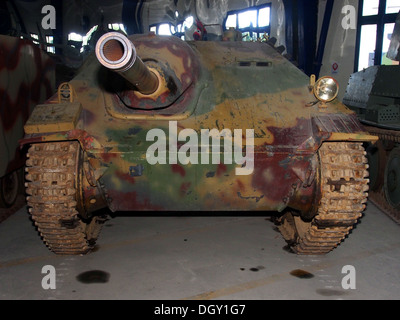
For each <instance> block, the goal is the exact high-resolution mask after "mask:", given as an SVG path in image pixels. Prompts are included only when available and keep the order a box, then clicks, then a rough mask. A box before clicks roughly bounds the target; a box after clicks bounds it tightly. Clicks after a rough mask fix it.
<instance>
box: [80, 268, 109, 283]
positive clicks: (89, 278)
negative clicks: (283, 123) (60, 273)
mask: <svg viewBox="0 0 400 320" xmlns="http://www.w3.org/2000/svg"><path fill="white" fill-rule="evenodd" d="M76 280H78V281H79V282H81V283H85V284H92V283H107V282H108V281H109V280H110V274H109V273H108V272H105V271H101V270H91V271H86V272H83V273H81V274H79V275H77V276H76Z"/></svg>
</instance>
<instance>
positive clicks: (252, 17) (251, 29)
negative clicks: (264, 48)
mask: <svg viewBox="0 0 400 320" xmlns="http://www.w3.org/2000/svg"><path fill="white" fill-rule="evenodd" d="M270 21H271V5H270V4H268V5H262V6H257V7H251V8H247V9H243V10H239V11H230V12H228V15H227V17H226V19H225V21H224V27H225V30H228V29H229V28H235V29H236V30H239V31H241V32H242V35H243V40H245V41H256V40H257V39H259V38H262V37H263V36H264V34H267V35H269V34H270V33H271V26H270Z"/></svg>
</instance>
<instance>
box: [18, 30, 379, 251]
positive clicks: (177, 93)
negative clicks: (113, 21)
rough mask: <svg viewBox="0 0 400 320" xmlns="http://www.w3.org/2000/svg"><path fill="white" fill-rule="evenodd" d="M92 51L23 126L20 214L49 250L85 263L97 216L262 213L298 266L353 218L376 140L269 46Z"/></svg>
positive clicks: (116, 44) (138, 42)
mask: <svg viewBox="0 0 400 320" xmlns="http://www.w3.org/2000/svg"><path fill="white" fill-rule="evenodd" d="M131 44H132V46H133V47H131ZM133 44H134V45H133ZM97 48H98V51H97V56H98V60H99V61H100V63H99V61H97V59H95V58H94V57H93V58H91V59H89V60H88V62H87V64H86V65H85V66H84V68H83V70H84V71H82V73H80V74H79V75H77V77H76V78H75V79H74V80H72V81H71V82H69V84H67V85H65V86H64V87H63V88H64V89H63V94H59V95H58V96H55V97H54V99H53V100H52V101H50V102H49V103H48V104H45V105H41V106H39V107H38V108H37V109H35V110H38V113H37V114H33V115H32V117H31V118H30V120H29V122H28V124H27V125H26V126H25V131H26V137H25V143H29V144H32V146H31V149H30V151H29V160H28V161H27V180H28V181H29V182H28V184H27V186H28V187H27V193H28V194H29V195H30V196H29V197H28V203H29V205H30V206H31V213H32V216H33V219H34V220H35V221H36V223H37V225H38V227H39V230H40V232H41V234H42V235H43V237H44V240H45V241H46V243H47V244H48V246H49V247H50V249H51V250H53V251H54V252H56V253H59V254H65V253H67V254H70V253H77V254H80V253H86V252H88V251H90V249H91V248H92V246H93V243H94V241H95V239H96V238H97V235H98V231H99V230H100V227H101V224H102V222H103V218H102V217H99V216H98V215H97V212H98V210H99V209H101V208H105V207H107V208H109V209H110V210H111V211H147V212H149V214H150V212H151V211H163V212H166V213H167V214H168V212H173V211H182V212H184V211H191V212H193V211H200V212H201V211H211V212H213V211H241V212H243V213H244V214H245V212H249V211H275V212H279V213H280V215H281V217H280V218H279V219H278V221H277V224H278V225H279V228H280V230H281V231H282V234H283V236H284V238H285V239H286V241H288V242H289V244H290V245H291V247H292V249H293V250H294V251H295V252H297V253H299V254H323V253H327V252H329V251H331V250H332V249H333V248H335V247H336V246H337V245H338V244H339V243H340V242H341V241H342V240H343V239H344V238H345V237H346V235H347V234H348V233H349V232H350V230H351V229H352V227H353V226H354V224H356V223H357V220H358V219H359V218H360V217H361V214H362V211H363V210H364V208H365V202H366V200H367V195H368V193H367V192H368V178H367V177H368V171H367V169H368V165H367V160H366V157H365V151H364V149H363V145H362V144H363V142H368V141H376V139H377V138H376V137H375V136H372V135H370V134H369V133H367V132H365V130H364V128H363V127H362V126H361V124H360V123H359V121H358V119H357V116H356V114H355V113H354V112H352V111H350V110H349V109H348V108H346V107H345V106H344V105H343V104H341V103H340V102H338V101H337V100H336V99H335V100H333V99H331V100H332V101H331V100H329V101H328V100H323V99H320V100H318V99H317V98H316V95H315V90H314V89H315V87H314V83H313V81H311V83H310V79H309V78H308V77H307V76H306V75H304V74H303V73H302V72H301V71H300V70H298V69H297V68H296V67H295V66H293V65H292V64H291V63H290V62H289V61H287V60H286V59H285V58H284V57H282V56H281V55H280V53H279V52H277V50H276V49H275V48H274V47H272V46H270V45H268V44H266V43H244V42H183V41H181V40H179V39H178V38H174V37H158V36H155V35H139V36H131V37H129V38H126V37H122V36H120V35H118V34H115V33H113V34H108V35H105V36H104V37H102V38H101V39H100V40H99V44H98V47H97ZM131 50H134V53H133V54H130V53H129V51H131ZM132 52H133V51H132ZM132 57H134V58H132ZM138 57H141V59H140V60H138V59H139V58H138ZM125 62H126V63H125ZM121 64H122V65H121ZM142 64H143V66H144V67H143V66H142ZM105 67H107V68H105ZM149 72H150V73H149ZM65 88H67V89H65ZM324 88H325V87H324ZM324 88H322V89H321V88H320V89H321V90H325V89H324ZM39 110H40V113H39Z"/></svg>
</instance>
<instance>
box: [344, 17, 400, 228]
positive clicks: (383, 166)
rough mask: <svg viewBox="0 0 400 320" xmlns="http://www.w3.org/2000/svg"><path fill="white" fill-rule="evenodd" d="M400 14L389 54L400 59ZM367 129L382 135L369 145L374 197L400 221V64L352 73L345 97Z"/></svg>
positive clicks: (371, 196) (371, 184)
mask: <svg viewBox="0 0 400 320" xmlns="http://www.w3.org/2000/svg"><path fill="white" fill-rule="evenodd" d="M399 40H400V15H399V16H398V18H397V20H396V24H395V29H394V32H393V35H392V41H391V44H390V49H389V52H388V55H387V56H388V58H390V59H392V60H393V61H400V52H399V43H400V42H399ZM343 103H345V104H346V105H347V106H348V107H349V108H351V109H353V110H354V111H355V112H356V113H357V115H358V117H359V119H360V121H361V122H362V123H363V124H364V126H365V129H366V130H367V131H368V132H370V133H371V134H373V135H376V136H378V137H379V141H378V142H377V143H376V144H371V145H369V146H368V147H367V152H368V159H369V165H370V200H371V201H373V202H374V204H375V205H377V206H378V207H379V208H380V209H382V210H383V211H384V212H385V213H387V214H388V215H389V216H390V217H392V218H393V219H394V220H395V221H396V222H398V223H400V66H399V65H391V66H384V65H382V66H373V67H369V68H367V69H364V70H363V71H360V72H357V73H354V74H352V75H351V77H350V80H349V84H348V87H347V90H346V94H345V96H344V99H343Z"/></svg>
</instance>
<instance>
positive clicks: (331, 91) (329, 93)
mask: <svg viewBox="0 0 400 320" xmlns="http://www.w3.org/2000/svg"><path fill="white" fill-rule="evenodd" d="M338 93H339V84H338V83H337V81H336V80H335V79H333V78H331V77H323V78H321V79H319V80H318V81H317V82H316V83H315V85H314V95H315V96H316V97H317V99H318V100H321V101H323V102H328V101H332V100H333V99H335V98H336V97H337V95H338Z"/></svg>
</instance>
